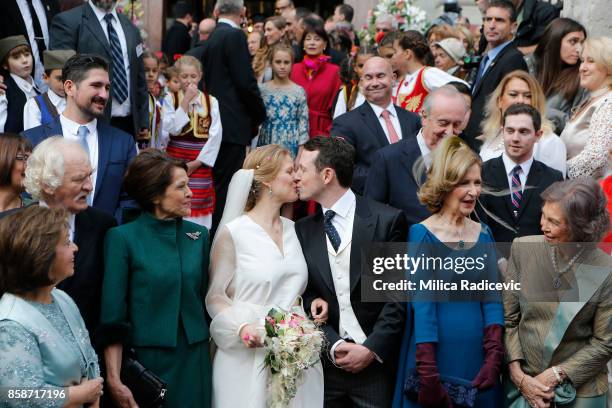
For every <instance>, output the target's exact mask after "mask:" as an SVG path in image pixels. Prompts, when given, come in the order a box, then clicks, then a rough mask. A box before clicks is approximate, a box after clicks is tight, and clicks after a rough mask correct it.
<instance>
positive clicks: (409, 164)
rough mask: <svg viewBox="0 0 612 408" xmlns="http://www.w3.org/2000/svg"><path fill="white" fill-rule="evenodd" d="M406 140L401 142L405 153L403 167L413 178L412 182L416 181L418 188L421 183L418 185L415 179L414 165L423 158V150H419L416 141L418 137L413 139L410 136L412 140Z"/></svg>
mask: <svg viewBox="0 0 612 408" xmlns="http://www.w3.org/2000/svg"><path fill="white" fill-rule="evenodd" d="M404 140H406V141H405V142H404V141H401V142H399V143H402V151H403V153H404V158H403V160H402V166H404V167H405V168H406V171H407V172H408V174H410V177H411V178H412V180H414V182H415V184H416V185H417V186H418V185H419V184H420V183H417V180H416V178H415V177H414V171H413V169H414V163H415V162H416V161H417V160H418V159H419V157H421V149H419V144H418V142H417V140H416V137H412V136H410V139H404ZM425 176H426V175H425V174H423V179H425Z"/></svg>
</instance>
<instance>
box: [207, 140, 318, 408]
mask: <svg viewBox="0 0 612 408" xmlns="http://www.w3.org/2000/svg"><path fill="white" fill-rule="evenodd" d="M296 200H297V192H296V186H295V183H294V179H293V161H292V160H291V156H290V153H289V151H288V150H286V149H284V148H283V147H281V146H279V145H268V146H264V147H260V148H258V149H256V150H254V151H252V152H251V153H250V154H249V155H248V156H247V158H246V160H245V162H244V166H243V169H241V170H238V171H237V172H236V173H235V174H234V177H233V178H232V181H231V183H230V187H229V191H228V196H227V202H226V205H225V210H224V212H223V217H222V218H221V224H220V226H219V229H218V232H217V235H216V236H215V240H214V242H213V247H212V251H211V263H210V284H209V285H210V286H209V290H208V294H207V295H206V308H207V310H208V313H209V314H210V316H211V317H212V323H211V325H210V332H211V335H212V337H213V339H214V341H215V343H216V345H217V352H216V355H215V359H214V361H213V407H220V408H225V407H255V408H257V407H266V405H267V403H266V401H267V395H268V392H267V389H266V388H267V379H268V369H267V368H265V367H264V355H265V351H264V349H263V348H262V347H261V346H262V340H263V339H262V335H263V334H264V333H265V330H264V317H265V315H266V314H267V313H268V311H269V310H270V309H271V308H272V307H280V308H282V309H284V310H290V309H291V308H292V306H295V305H296V304H299V303H296V302H299V299H300V296H301V294H302V293H303V292H304V290H305V289H306V284H307V282H308V270H307V267H306V261H305V260H304V255H303V254H302V248H301V246H300V243H299V241H298V238H297V236H296V234H295V228H294V226H293V222H292V221H291V220H289V219H286V218H283V217H281V216H280V215H279V214H280V209H281V206H282V205H283V204H284V203H289V202H293V201H296ZM312 315H313V317H314V318H315V321H316V320H325V319H327V303H326V302H325V301H323V300H322V299H317V300H315V302H313V306H312ZM303 378H304V381H303V383H302V385H301V386H300V387H299V388H298V392H297V394H296V396H295V398H294V399H293V400H292V403H291V407H308V408H310V407H314V408H316V407H322V406H323V370H322V368H321V363H320V362H319V363H317V364H316V365H315V366H313V367H311V368H309V369H307V370H306V371H305V373H304V377H303Z"/></svg>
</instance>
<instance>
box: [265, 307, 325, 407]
mask: <svg viewBox="0 0 612 408" xmlns="http://www.w3.org/2000/svg"><path fill="white" fill-rule="evenodd" d="M265 330H266V338H265V340H264V347H265V350H266V356H265V358H264V366H265V367H267V368H269V370H270V375H269V376H268V392H269V398H268V407H270V408H286V407H288V406H289V403H290V402H291V400H292V399H293V398H294V397H295V394H296V393H297V389H298V386H299V385H300V382H301V380H302V379H303V377H304V371H305V370H306V369H308V368H309V367H312V366H313V365H315V364H316V363H317V362H318V361H319V354H320V353H321V349H322V347H323V332H322V331H321V330H319V329H318V328H317V326H316V325H315V323H314V322H313V321H311V320H309V319H307V318H306V317H304V316H302V315H300V314H298V313H295V312H286V311H284V310H279V309H275V308H273V309H271V310H270V311H269V312H268V314H267V316H266V318H265Z"/></svg>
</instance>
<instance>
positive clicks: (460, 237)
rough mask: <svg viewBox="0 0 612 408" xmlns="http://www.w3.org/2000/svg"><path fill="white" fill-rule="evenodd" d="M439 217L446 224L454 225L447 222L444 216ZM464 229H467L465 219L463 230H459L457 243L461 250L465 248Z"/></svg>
mask: <svg viewBox="0 0 612 408" xmlns="http://www.w3.org/2000/svg"><path fill="white" fill-rule="evenodd" d="M438 217H439V218H440V220H441V221H443V222H445V223H446V224H448V225H452V223H450V222H448V221H446V220H445V219H444V217H443V216H442V215H440V214H438ZM464 228H465V218H464V219H463V224H462V225H461V228H459V229H458V230H457V235H459V241H457V247H458V248H459V249H463V248H465V241H464V239H463V229H464Z"/></svg>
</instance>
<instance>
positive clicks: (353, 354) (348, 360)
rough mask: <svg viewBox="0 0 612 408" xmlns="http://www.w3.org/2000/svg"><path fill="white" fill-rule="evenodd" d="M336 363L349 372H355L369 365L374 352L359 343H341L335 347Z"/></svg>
mask: <svg viewBox="0 0 612 408" xmlns="http://www.w3.org/2000/svg"><path fill="white" fill-rule="evenodd" d="M335 351H336V364H337V365H338V366H339V367H340V368H342V369H343V370H346V371H348V372H349V373H353V374H356V373H358V372H360V371H361V370H363V369H364V368H366V367H367V366H369V365H370V363H371V362H372V360H374V353H372V351H370V349H368V348H367V347H365V346H362V345H361V344H354V343H346V342H345V343H342V344H339V345H338V347H336V350H335Z"/></svg>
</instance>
